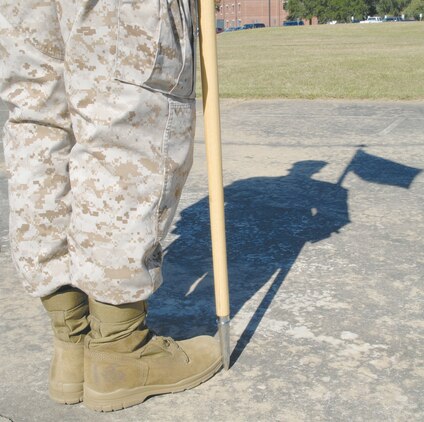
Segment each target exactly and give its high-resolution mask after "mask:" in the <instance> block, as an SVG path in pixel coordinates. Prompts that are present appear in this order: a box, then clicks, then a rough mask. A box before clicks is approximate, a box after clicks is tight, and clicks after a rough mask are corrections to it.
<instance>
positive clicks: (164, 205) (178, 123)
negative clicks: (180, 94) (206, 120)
mask: <svg viewBox="0 0 424 422" xmlns="http://www.w3.org/2000/svg"><path fill="white" fill-rule="evenodd" d="M169 104H170V105H169V107H170V108H169V118H168V122H167V126H166V130H165V134H164V137H163V145H162V157H163V161H162V169H163V176H164V177H163V188H162V193H161V197H160V199H159V204H158V209H157V233H158V240H159V241H160V240H161V239H163V238H164V237H165V236H166V234H167V233H168V230H169V227H170V225H171V223H172V220H173V218H174V215H175V212H176V210H177V206H178V202H179V200H180V197H181V192H182V190H183V187H184V184H185V182H186V180H187V176H188V174H189V172H190V169H191V165H192V163H193V139H194V128H195V123H196V122H195V119H196V109H195V103H194V101H191V100H189V101H188V102H185V103H181V102H177V101H173V100H170V102H169Z"/></svg>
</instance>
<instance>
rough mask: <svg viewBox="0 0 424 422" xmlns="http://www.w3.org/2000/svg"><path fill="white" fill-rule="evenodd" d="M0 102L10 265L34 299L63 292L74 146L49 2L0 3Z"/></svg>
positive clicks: (60, 50)
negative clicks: (2, 106) (0, 105)
mask: <svg viewBox="0 0 424 422" xmlns="http://www.w3.org/2000/svg"><path fill="white" fill-rule="evenodd" d="M0 31H1V32H0V68H1V75H0V94H1V98H2V100H3V101H4V102H5V103H6V104H7V105H8V106H9V110H10V113H9V118H8V120H7V122H6V124H5V128H4V153H5V159H6V165H7V168H8V173H9V203H10V226H9V234H10V241H11V249H12V255H13V257H14V261H15V263H16V265H17V267H18V269H19V271H20V273H21V274H22V275H23V276H24V284H25V287H26V288H27V289H28V291H29V292H30V293H32V294H33V295H34V296H44V295H46V294H49V293H51V292H52V291H54V290H56V289H57V288H58V287H59V286H62V285H65V284H68V283H69V282H70V279H69V269H68V267H69V259H68V258H69V257H68V246H67V235H66V233H67V228H68V225H69V217H70V209H71V197H70V184H69V176H68V163H69V153H70V150H71V148H72V146H73V144H74V137H73V133H72V130H71V121H70V116H69V112H68V107H67V101H66V95H65V88H64V80H63V55H64V44H63V40H62V37H61V32H60V29H59V22H58V20H57V15H56V8H55V4H54V2H46V1H39V0H13V1H11V0H2V2H1V5H0Z"/></svg>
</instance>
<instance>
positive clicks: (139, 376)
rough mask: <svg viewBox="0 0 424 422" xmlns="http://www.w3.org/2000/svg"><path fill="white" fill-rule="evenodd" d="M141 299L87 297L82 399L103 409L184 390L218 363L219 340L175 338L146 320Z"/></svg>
mask: <svg viewBox="0 0 424 422" xmlns="http://www.w3.org/2000/svg"><path fill="white" fill-rule="evenodd" d="M145 317H146V304H145V302H137V303H130V304H125V305H119V306H114V305H108V304H104V303H100V302H96V301H93V300H91V299H90V324H91V332H90V334H88V335H87V337H86V340H85V346H86V350H85V363H84V372H85V377H84V379H85V381H84V404H85V405H87V407H89V408H91V409H93V410H98V411H103V412H108V411H112V410H119V409H123V408H126V407H129V406H133V405H135V404H138V403H141V402H143V401H144V400H145V399H146V398H147V397H149V396H152V395H156V394H164V393H175V392H177V391H183V390H187V389H189V388H192V387H195V386H196V385H198V384H200V383H202V382H203V381H206V380H207V379H209V378H210V377H212V375H213V374H215V373H216V372H217V371H218V370H219V369H220V367H221V355H220V349H219V344H218V343H217V342H216V341H215V340H214V339H213V338H212V337H208V336H201V337H195V338H193V339H191V340H184V341H178V342H177V341H174V340H172V339H171V338H167V337H158V336H155V335H153V334H152V333H151V332H149V330H148V329H147V327H146V325H145Z"/></svg>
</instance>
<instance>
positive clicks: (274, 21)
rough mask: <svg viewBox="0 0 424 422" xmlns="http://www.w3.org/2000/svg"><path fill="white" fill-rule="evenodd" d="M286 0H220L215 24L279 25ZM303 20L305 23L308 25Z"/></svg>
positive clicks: (283, 17) (230, 25)
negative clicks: (258, 23)
mask: <svg viewBox="0 0 424 422" xmlns="http://www.w3.org/2000/svg"><path fill="white" fill-rule="evenodd" d="M285 2H286V0H221V3H220V5H219V10H218V11H217V13H216V19H217V26H218V27H219V28H224V29H225V28H230V27H234V26H242V25H244V24H245V23H257V22H260V23H264V24H265V26H281V25H282V24H283V22H284V21H286V20H287V15H288V14H287V11H285V10H284V3H285ZM308 23H309V22H308V21H305V25H308Z"/></svg>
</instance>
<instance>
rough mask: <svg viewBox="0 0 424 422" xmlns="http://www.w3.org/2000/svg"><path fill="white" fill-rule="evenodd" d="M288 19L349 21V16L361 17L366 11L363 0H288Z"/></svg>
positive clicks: (323, 21) (366, 7) (322, 21)
mask: <svg viewBox="0 0 424 422" xmlns="http://www.w3.org/2000/svg"><path fill="white" fill-rule="evenodd" d="M286 10H287V11H288V12H289V19H308V20H311V19H312V18H313V17H314V16H316V17H318V21H319V22H320V23H325V22H329V21H333V20H336V21H337V22H350V20H351V17H352V16H355V17H358V18H362V17H363V16H365V15H366V13H367V11H368V6H367V4H366V3H365V0H352V1H349V0H289V1H288V2H287V3H286Z"/></svg>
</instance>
